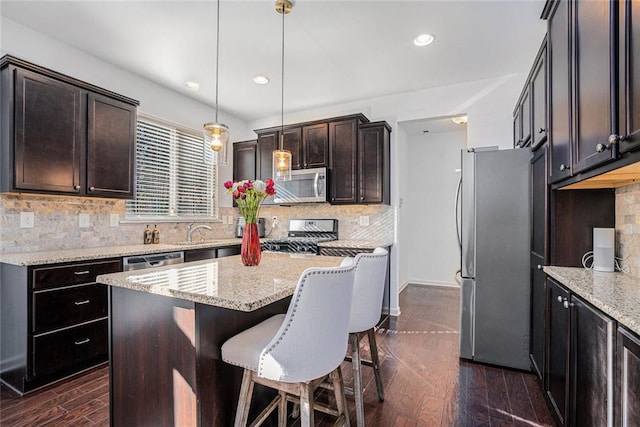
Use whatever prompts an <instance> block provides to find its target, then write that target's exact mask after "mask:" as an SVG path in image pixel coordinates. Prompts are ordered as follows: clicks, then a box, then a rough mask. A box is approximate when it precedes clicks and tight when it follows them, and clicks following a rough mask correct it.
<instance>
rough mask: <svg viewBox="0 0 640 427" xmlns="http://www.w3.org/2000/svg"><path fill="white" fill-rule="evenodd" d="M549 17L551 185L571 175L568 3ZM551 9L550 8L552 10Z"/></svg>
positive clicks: (564, 0)
mask: <svg viewBox="0 0 640 427" xmlns="http://www.w3.org/2000/svg"><path fill="white" fill-rule="evenodd" d="M550 4H553V5H555V7H554V9H553V11H552V12H551V15H550V17H549V23H548V30H547V50H548V54H547V55H548V56H547V57H548V60H549V67H548V70H549V86H548V88H549V92H548V93H549V108H550V112H549V119H550V123H549V128H550V134H549V135H548V138H549V142H550V146H551V152H550V155H549V171H550V174H551V175H550V183H555V182H558V181H561V180H563V179H565V178H568V177H569V176H570V175H571V140H570V127H569V123H570V121H571V115H570V109H569V105H570V92H569V89H570V87H571V85H570V72H571V61H570V58H571V50H570V44H569V40H570V39H569V32H570V31H569V29H570V26H569V17H570V14H569V1H568V0H560V1H557V2H555V3H553V2H549V3H547V5H550ZM552 7H553V6H552Z"/></svg>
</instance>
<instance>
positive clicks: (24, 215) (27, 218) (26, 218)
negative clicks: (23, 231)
mask: <svg viewBox="0 0 640 427" xmlns="http://www.w3.org/2000/svg"><path fill="white" fill-rule="evenodd" d="M34 226H35V215H34V213H33V212H20V228H33V227H34Z"/></svg>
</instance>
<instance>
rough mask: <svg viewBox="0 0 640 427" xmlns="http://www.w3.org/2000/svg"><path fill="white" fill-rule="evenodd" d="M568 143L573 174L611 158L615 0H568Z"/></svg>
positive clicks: (615, 149)
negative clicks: (570, 78)
mask: <svg viewBox="0 0 640 427" xmlns="http://www.w3.org/2000/svg"><path fill="white" fill-rule="evenodd" d="M569 4H570V15H571V21H570V22H571V35H570V40H571V42H570V44H571V46H572V49H571V53H572V61H571V62H572V64H573V67H572V69H571V76H572V87H571V93H572V123H571V128H572V135H571V140H572V145H573V155H572V157H573V162H572V163H573V169H572V173H573V174H577V173H580V172H582V171H585V170H587V169H591V168H593V167H594V166H597V165H600V164H602V163H605V162H608V161H610V160H612V159H615V158H616V157H617V155H618V146H617V144H610V143H609V136H610V135H613V134H614V133H615V129H614V127H615V123H616V114H615V113H616V109H615V108H614V105H615V103H616V91H615V87H616V81H615V79H616V75H615V74H614V73H613V72H612V71H613V70H614V68H613V67H612V61H611V58H615V56H616V52H615V49H616V45H615V39H616V32H617V19H616V16H617V11H616V8H617V4H618V2H617V1H613V0H611V1H585V0H580V1H578V0H570V2H569Z"/></svg>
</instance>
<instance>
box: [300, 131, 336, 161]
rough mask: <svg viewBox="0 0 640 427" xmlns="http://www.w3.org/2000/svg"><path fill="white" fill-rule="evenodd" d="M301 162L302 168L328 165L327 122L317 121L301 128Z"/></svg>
mask: <svg viewBox="0 0 640 427" xmlns="http://www.w3.org/2000/svg"><path fill="white" fill-rule="evenodd" d="M302 163H303V165H302V166H303V167H304V169H307V168H322V167H327V166H328V165H329V124H328V123H318V124H316V125H309V126H305V127H303V128H302Z"/></svg>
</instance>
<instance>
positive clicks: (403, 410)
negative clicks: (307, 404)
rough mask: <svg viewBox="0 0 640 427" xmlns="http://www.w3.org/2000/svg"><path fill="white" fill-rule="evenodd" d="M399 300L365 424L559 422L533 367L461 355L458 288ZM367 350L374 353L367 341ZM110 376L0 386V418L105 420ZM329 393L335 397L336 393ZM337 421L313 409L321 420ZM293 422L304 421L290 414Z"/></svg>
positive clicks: (461, 426)
mask: <svg viewBox="0 0 640 427" xmlns="http://www.w3.org/2000/svg"><path fill="white" fill-rule="evenodd" d="M400 305H401V307H402V316H400V317H398V318H392V319H391V320H390V321H389V327H388V328H381V329H378V330H377V332H376V339H377V343H378V351H379V355H380V363H381V372H382V379H383V383H384V387H385V401H384V402H380V401H379V400H378V396H377V391H376V386H375V381H374V376H373V370H372V369H371V368H369V367H363V368H362V375H363V384H364V386H365V388H364V399H363V400H364V404H365V421H366V424H367V425H368V426H373V427H377V426H384V427H387V426H399V427H414V426H419V427H432V426H443V427H450V426H458V427H506V426H518V427H520V426H523V427H524V426H527V427H531V426H555V424H554V422H553V418H552V417H551V413H550V411H549V409H548V407H547V406H546V402H545V400H544V396H543V394H542V391H541V388H540V384H539V382H538V380H537V379H536V377H535V376H534V375H533V374H527V373H522V372H520V371H513V370H508V369H501V368H497V367H492V366H488V365H482V364H478V363H473V362H469V361H466V360H461V359H459V357H458V351H459V344H458V342H459V332H458V328H459V317H458V310H459V290H458V289H455V288H438V287H425V286H415V285H410V286H408V287H407V288H405V290H404V291H403V292H402V294H401V295H400ZM363 342H366V340H363ZM362 353H363V354H366V355H367V357H369V356H368V355H369V353H368V346H366V345H365V346H363V347H362ZM343 372H344V377H345V381H346V382H347V383H352V381H353V377H352V371H351V367H350V364H349V363H347V362H345V363H343ZM108 381H109V372H108V368H107V367H104V366H103V367H100V368H97V369H94V370H92V371H89V372H87V373H85V374H84V375H81V376H78V377H75V378H72V379H69V380H66V381H64V382H61V383H59V384H55V385H53V386H51V387H49V388H46V389H42V390H38V391H36V392H33V393H31V394H28V395H26V396H24V397H18V396H16V395H15V394H14V393H13V392H11V391H9V390H7V389H6V388H4V387H2V390H1V394H0V425H2V427H20V426H38V427H40V426H47V427H66V426H74V427H75V426H84V425H91V426H92V427H96V426H98V427H107V426H109V383H108ZM324 400H325V401H326V402H333V398H332V393H327V395H326V399H324ZM347 400H348V409H349V416H350V419H351V423H352V425H354V426H355V424H356V415H355V403H354V401H353V397H350V398H348V399H347ZM333 422H334V418H333V417H331V416H329V415H324V414H320V413H316V426H321V427H324V426H330V425H333ZM289 425H290V426H298V425H300V421H299V420H292V419H290V420H289ZM126 427H129V426H126ZM131 427H134V426H131Z"/></svg>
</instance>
